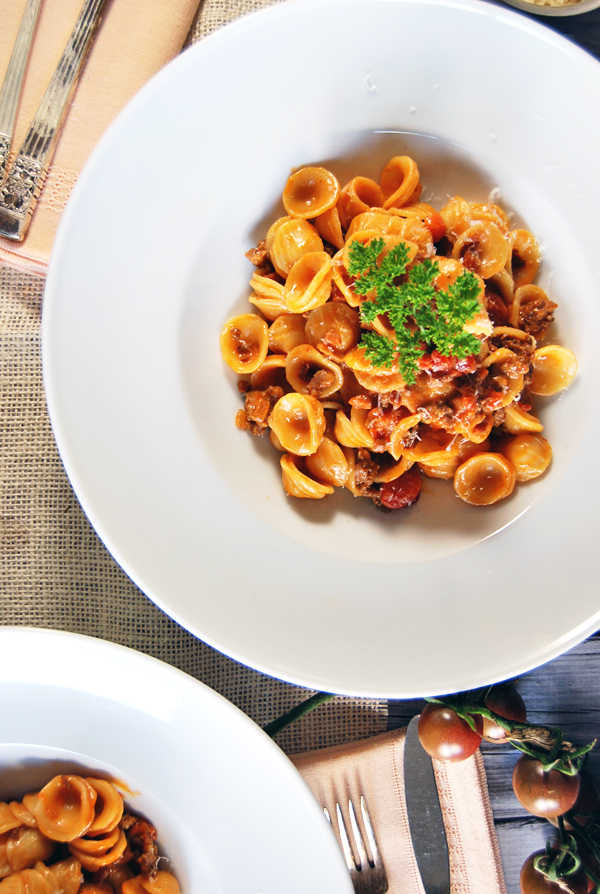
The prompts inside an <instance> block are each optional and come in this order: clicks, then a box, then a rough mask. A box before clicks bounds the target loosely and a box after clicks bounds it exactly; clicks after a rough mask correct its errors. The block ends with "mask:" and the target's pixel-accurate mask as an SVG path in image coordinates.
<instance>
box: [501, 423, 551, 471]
mask: <svg viewBox="0 0 600 894" xmlns="http://www.w3.org/2000/svg"><path fill="white" fill-rule="evenodd" d="M501 450H502V453H503V454H504V456H505V457H506V458H507V459H508V461H509V462H510V463H512V465H513V466H514V468H515V471H516V475H517V481H518V482H520V483H522V482H524V481H531V479H533V478H539V476H540V475H543V473H544V472H545V471H546V469H547V468H548V466H549V465H550V463H551V462H552V447H551V446H550V444H549V442H548V441H547V440H546V438H543V437H542V436H541V435H539V434H525V433H524V434H520V435H517V436H516V437H514V438H511V439H510V440H509V441H506V442H505V443H504V444H502V447H501Z"/></svg>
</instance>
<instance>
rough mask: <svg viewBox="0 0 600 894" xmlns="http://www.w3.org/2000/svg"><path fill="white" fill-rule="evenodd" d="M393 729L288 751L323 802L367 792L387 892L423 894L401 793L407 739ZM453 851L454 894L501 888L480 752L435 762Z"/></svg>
mask: <svg viewBox="0 0 600 894" xmlns="http://www.w3.org/2000/svg"><path fill="white" fill-rule="evenodd" d="M405 734H406V730H404V729H401V730H394V731H393V732H389V733H383V734H381V735H379V736H375V737H373V738H371V739H366V740H362V741H360V742H355V743H352V744H350V745H343V746H334V747H332V748H324V749H321V750H319V751H312V752H309V753H304V754H297V755H293V756H292V761H293V763H294V764H295V766H296V768H297V769H298V770H299V771H300V773H301V774H302V776H303V778H304V780H305V781H306V782H307V783H308V785H309V786H310V788H311V790H312V792H313V794H314V795H315V797H316V798H317V800H318V802H319V803H320V804H321V805H322V806H326V807H328V808H329V809H330V811H331V809H332V807H333V805H334V804H335V802H336V800H338V801H340V804H341V800H340V799H344V800H345V801H346V802H347V800H348V798H349V797H350V798H352V800H353V801H354V803H355V805H357V804H358V803H359V801H360V795H361V794H362V795H364V797H365V800H366V803H367V806H368V809H369V813H370V815H371V820H372V822H373V828H374V830H375V837H376V839H377V841H378V843H379V848H380V851H381V856H382V859H383V862H384V865H385V867H386V871H387V876H388V881H389V894H423V884H422V882H421V878H420V875H419V871H418V868H417V863H416V860H415V856H414V853H413V850H412V845H411V840H410V832H409V828H408V820H407V817H406V802H405V798H404V767H403V765H404V739H405ZM433 765H434V772H435V777H436V782H437V786H438V792H439V796H440V804H441V807H442V814H443V818H444V825H445V828H446V835H447V838H448V847H449V852H450V879H451V894H482V892H483V891H485V894H506V887H505V884H504V876H503V873H502V863H501V859H500V851H499V848H498V842H497V839H496V833H495V829H494V820H493V817H492V811H491V808H490V803H489V797H488V791H487V782H486V777H485V770H484V766H483V758H482V757H481V754H480V753H479V752H477V753H476V754H475V755H474V756H473V757H471V758H469V759H468V760H466V761H462V762H460V763H453V764H451V763H442V762H441V761H434V762H433Z"/></svg>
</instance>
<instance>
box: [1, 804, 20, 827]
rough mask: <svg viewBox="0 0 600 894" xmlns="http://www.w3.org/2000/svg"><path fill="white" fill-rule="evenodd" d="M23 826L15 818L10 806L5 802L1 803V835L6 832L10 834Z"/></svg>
mask: <svg viewBox="0 0 600 894" xmlns="http://www.w3.org/2000/svg"><path fill="white" fill-rule="evenodd" d="M20 825H21V820H20V819H19V818H18V817H17V816H15V814H14V813H13V811H12V810H11V809H10V807H9V805H8V804H6V803H5V802H4V801H2V802H0V835H2V834H3V833H4V832H10V830H11V829H16V828H17V827H18V826H20Z"/></svg>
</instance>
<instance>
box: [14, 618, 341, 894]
mask: <svg viewBox="0 0 600 894" xmlns="http://www.w3.org/2000/svg"><path fill="white" fill-rule="evenodd" d="M24 656H27V660H24ZM0 710H1V711H2V717H3V736H2V743H1V744H0V801H3V802H10V801H12V800H19V801H20V800H21V799H22V798H23V796H24V795H26V794H28V793H31V792H37V791H39V790H40V788H42V787H44V786H46V785H47V784H48V783H49V782H50V781H51V780H52V779H55V778H56V776H59V775H65V774H67V775H75V776H83V777H84V778H89V777H92V778H93V779H94V778H95V779H98V778H100V779H105V780H111V781H114V783H115V785H116V787H117V788H118V790H119V791H120V792H121V793H122V794H123V796H124V799H125V807H126V810H127V811H128V812H129V811H131V812H133V813H134V814H136V815H138V816H141V817H144V818H145V819H146V820H148V821H149V822H151V823H152V824H153V825H154V826H155V827H156V829H157V832H158V839H157V844H158V847H159V852H160V853H161V855H162V856H163V857H164V858H165V860H168V864H166V863H165V862H164V860H161V861H159V869H164V868H166V867H167V865H168V866H169V868H170V870H171V871H172V872H173V873H174V874H175V876H176V877H177V879H178V882H179V886H180V889H181V892H182V894H196V892H198V894H200V892H202V894H205V892H209V894H212V892H217V891H218V892H227V894H234V892H237V891H240V890H243V889H244V887H246V886H248V888H249V889H250V890H256V891H259V890H262V891H280V890H282V889H285V890H290V891H297V892H298V894H300V892H302V891H306V890H311V891H315V890H316V891H322V892H328V891H339V892H340V894H342V892H343V894H350V892H351V891H352V887H351V885H350V881H349V878H348V874H347V870H346V867H345V864H344V862H343V860H342V858H341V855H340V851H339V847H338V845H337V842H336V840H335V838H334V836H333V834H332V833H331V830H330V828H329V826H328V824H327V822H326V820H325V818H324V817H323V814H322V811H321V810H320V808H319V805H318V804H317V802H316V801H315V799H314V797H313V795H312V793H311V792H310V790H309V789H308V788H307V786H306V785H305V784H304V782H303V780H302V779H301V777H300V776H299V774H298V773H297V771H296V770H295V768H294V767H293V765H292V764H291V763H290V761H289V760H288V759H287V757H286V756H285V755H284V754H283V752H282V751H281V750H280V749H279V748H278V747H277V746H276V745H275V744H274V743H273V742H272V741H271V740H270V739H269V738H268V737H267V736H266V734H265V733H263V732H262V731H261V730H260V729H259V728H258V727H257V726H256V724H254V723H253V722H252V721H251V720H250V719H249V718H248V717H246V715H244V714H243V713H242V712H241V711H239V710H238V709H237V708H235V707H234V706H233V705H232V704H230V703H229V702H228V701H227V700H226V699H224V698H222V697H221V696H219V695H217V694H216V693H215V692H213V691H212V690H210V689H208V687H206V686H204V685H203V684H201V683H199V682H198V681H197V680H194V679H193V678H192V677H189V676H187V675H186V674H184V673H182V672H181V671H179V670H177V669H176V668H173V667H171V666H169V665H167V664H164V663H163V662H161V661H157V660H155V659H153V658H149V657H148V656H146V655H142V654H140V653H138V652H134V651H133V650H131V649H125V648H123V647H121V646H117V645H114V644H112V643H107V642H103V641H102V640H97V639H92V638H90V637H86V636H77V635H73V634H67V633H62V632H58V631H52V630H42V629H28V628H13V627H4V628H2V629H1V630H0ZM73 802H74V803H71V804H70V806H71V808H72V810H71V813H72V814H76V813H77V811H76V799H73ZM5 814H6V810H5V811H4V814H3V822H4V820H5V819H6V816H5ZM265 841H269V842H270V843H271V844H272V846H273V848H275V851H276V855H277V856H276V858H275V859H274V858H273V856H272V855H271V854H270V853H269V852H268V851H267V850H266V848H265V847H264V843H265ZM79 844H81V841H80V843H79ZM81 846H83V845H81ZM306 848H308V849H309V851H310V853H311V860H310V861H306V860H303V859H302V857H303V855H304V854H305V853H306V850H305V849H306ZM57 859H62V857H61V856H59V857H58V858H57V857H56V856H53V858H52V859H48V865H52V864H53V863H55V862H56V861H57Z"/></svg>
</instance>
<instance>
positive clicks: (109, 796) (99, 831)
mask: <svg viewBox="0 0 600 894" xmlns="http://www.w3.org/2000/svg"><path fill="white" fill-rule="evenodd" d="M87 781H88V782H89V784H90V785H91V786H92V788H94V789H95V790H96V795H97V797H96V804H95V818H94V822H93V823H92V825H91V826H90V828H89V831H88V835H104V834H106V833H107V832H110V831H112V830H113V829H114V828H115V827H116V826H117V825H118V824H119V822H120V821H121V817H122V816H123V810H124V804H123V798H122V797H121V795H120V793H119V792H118V791H117V789H116V788H115V786H114V785H113V784H112V782H109V781H108V780H107V779H95V778H93V777H88V779H87Z"/></svg>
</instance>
